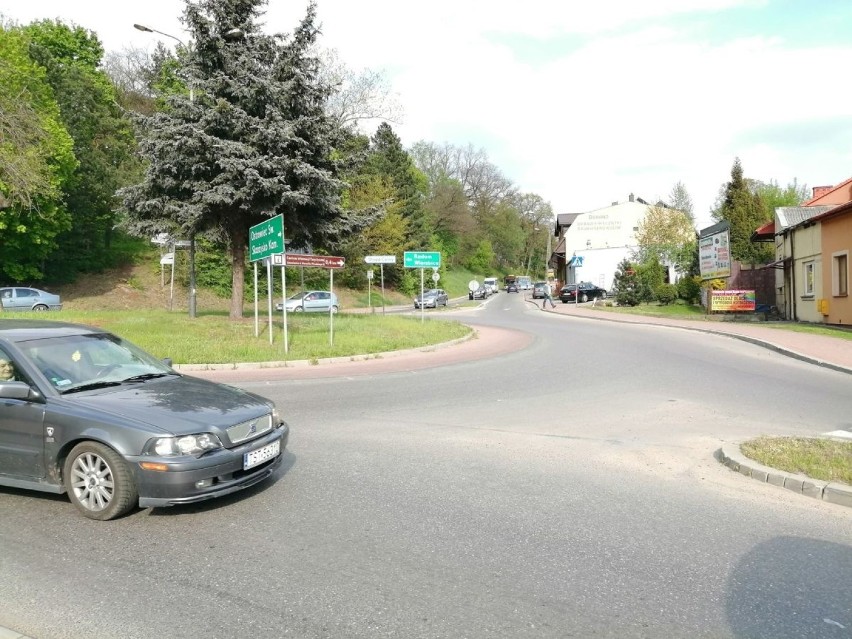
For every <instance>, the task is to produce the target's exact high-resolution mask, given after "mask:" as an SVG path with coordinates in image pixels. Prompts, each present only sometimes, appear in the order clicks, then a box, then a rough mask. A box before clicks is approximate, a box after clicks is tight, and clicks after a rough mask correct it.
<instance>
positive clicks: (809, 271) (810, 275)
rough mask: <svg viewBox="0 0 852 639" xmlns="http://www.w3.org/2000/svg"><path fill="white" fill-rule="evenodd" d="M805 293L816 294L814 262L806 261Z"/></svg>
mask: <svg viewBox="0 0 852 639" xmlns="http://www.w3.org/2000/svg"><path fill="white" fill-rule="evenodd" d="M803 266H804V267H805V273H804V275H805V293H804V294H805V295H813V294H814V263H813V262H805V263H804V265H803Z"/></svg>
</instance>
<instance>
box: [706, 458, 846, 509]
mask: <svg viewBox="0 0 852 639" xmlns="http://www.w3.org/2000/svg"><path fill="white" fill-rule="evenodd" d="M716 458H717V459H718V460H719V461H720V462H721V463H723V464H724V465H725V466H727V467H728V468H730V469H731V470H733V471H734V472H738V473H740V474H741V475H745V476H746V477H750V478H751V479H755V480H757V481H760V482H763V483H766V484H772V485H773V486H778V487H780V488H786V489H787V490H791V491H793V492H794V493H798V494H800V495H804V496H805V497H812V498H814V499H820V500H822V501H827V502H829V503H831V504H837V505H839V506H846V507H848V508H852V486H848V485H846V484H841V483H839V482H827V481H820V480H818V479H811V478H810V477H806V476H805V475H797V474H793V473H787V472H784V471H781V470H776V469H774V468H769V467H768V466H763V465H762V464H760V463H758V462H756V461H754V460H753V459H749V458H748V457H746V456H745V455H743V454H742V452H741V451H740V446H739V444H723V445H722V448H720V449H719V450H718V451H717V453H716Z"/></svg>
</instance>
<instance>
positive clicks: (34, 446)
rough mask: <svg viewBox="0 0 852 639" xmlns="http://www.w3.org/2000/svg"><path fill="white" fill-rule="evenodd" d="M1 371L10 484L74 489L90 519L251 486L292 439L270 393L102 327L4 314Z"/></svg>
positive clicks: (0, 460) (2, 475) (0, 474)
mask: <svg viewBox="0 0 852 639" xmlns="http://www.w3.org/2000/svg"><path fill="white" fill-rule="evenodd" d="M0 378H2V379H0V486H11V487H16V488H28V489H34V490H41V491H47V492H52V493H65V492H67V493H68V495H69V497H70V499H71V501H72V502H73V503H74V504H75V505H76V506H77V508H79V509H80V511H81V512H82V513H83V514H84V515H85V516H87V517H90V518H92V519H100V520H106V519H113V518H115V517H118V516H120V515H122V514H124V513H126V512H128V511H129V510H131V509H132V508H134V507H136V506H137V505H138V506H141V507H152V506H172V505H175V504H186V503H192V502H197V501H202V500H205V499H211V498H213V497H220V496H222V495H227V494H229V493H232V492H235V491H237V490H240V489H243V488H247V487H248V486H251V485H253V484H256V483H258V482H260V481H262V480H264V479H266V478H267V477H269V476H270V475H272V474H273V473H274V472H275V470H276V469H277V468H278V467H279V466H280V465H281V460H282V455H283V452H284V449H285V447H286V446H287V438H288V435H289V427H288V426H287V424H286V423H285V422H284V421H283V420H282V419H281V417H280V416H279V414H278V412H277V410H276V408H275V406H274V404H273V403H272V402H270V401H269V400H267V399H265V398H263V397H260V396H259V395H255V394H253V393H249V392H246V391H243V390H240V389H237V388H234V387H231V386H226V385H223V384H215V383H213V382H208V381H206V380H202V379H197V378H193V377H189V376H186V375H182V374H180V373H178V372H176V371H174V370H173V369H172V368H171V366H170V365H169V364H168V363H166V362H164V361H161V360H159V359H157V358H155V357H153V356H151V355H149V354H148V353H146V352H144V351H143V350H141V349H139V348H138V347H136V346H134V345H133V344H130V343H129V342H127V341H125V340H123V339H121V338H120V337H117V336H116V335H113V334H111V333H108V332H106V331H103V330H99V329H96V328H91V327H87V326H79V325H75V324H67V323H62V322H50V321H29V320H0Z"/></svg>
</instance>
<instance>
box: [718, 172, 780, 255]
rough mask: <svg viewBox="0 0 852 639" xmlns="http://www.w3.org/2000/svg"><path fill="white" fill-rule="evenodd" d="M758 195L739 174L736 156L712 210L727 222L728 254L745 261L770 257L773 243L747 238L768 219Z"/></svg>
mask: <svg viewBox="0 0 852 639" xmlns="http://www.w3.org/2000/svg"><path fill="white" fill-rule="evenodd" d="M767 215H768V213H767V211H766V210H765V208H764V206H763V203H762V202H761V200H760V196H759V195H758V194H757V193H755V192H753V191H752V189H750V188H749V185H748V182H747V180H746V179H745V178H744V177H743V167H742V165H741V164H740V159H739V158H736V159H735V160H734V165H733V166H732V167H731V180H730V182H728V183H727V184H726V185H725V188H724V190H723V192H722V194H721V196H720V200H719V203H718V205H717V207H716V209H715V210H714V211H713V218H714V219H715V220H717V221H720V222H721V221H722V220H727V221H728V222H729V223H730V224H731V231H730V232H731V256H732V257H733V258H734V259H735V260H739V261H740V262H743V263H745V264H763V263H765V262H768V261H770V260H771V259H772V257H773V255H774V250H775V249H774V247H773V246H771V245H770V246H766V244H765V243H756V242H752V241H751V235H752V233H754V231H755V229H757V227H759V226H760V225H761V224H764V223H766V222H768V221H769V218H768V217H767Z"/></svg>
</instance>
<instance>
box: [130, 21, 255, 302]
mask: <svg viewBox="0 0 852 639" xmlns="http://www.w3.org/2000/svg"><path fill="white" fill-rule="evenodd" d="M133 28H134V29H136V30H138V31H144V32H146V33H159V34H160V35H161V36H165V37H167V38H171V39H172V40H175V41H177V42H178V43H179V44H180V45H181V46H182V47H183V48H184V49H186V50H187V51H188V50H189V47H188V46H187V45H186V43H185V42H184V41H183V40H181V39H180V38H178V37H177V36H173V35H172V34H170V33H165V32H164V31H158V30H157V29H152V28H151V27H147V26H145V25H144V24H136V23H134V24H133ZM244 36H245V32H244V31H243V30H242V29H237V28H234V29H228V30H227V31H226V32H225V33H223V34H222V37H223V38H225V40H227V41H229V42H233V41H235V40H241V39H242V38H243V37H244ZM187 82H188V84H189V101H190V102H191V103H194V102H195V91H194V90H193V88H192V79H191V78H188V79H187ZM196 309H197V304H196V290H195V229H194V228H193V229H192V230H191V231H190V232H189V316H190V317H192V318H194V317H196Z"/></svg>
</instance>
